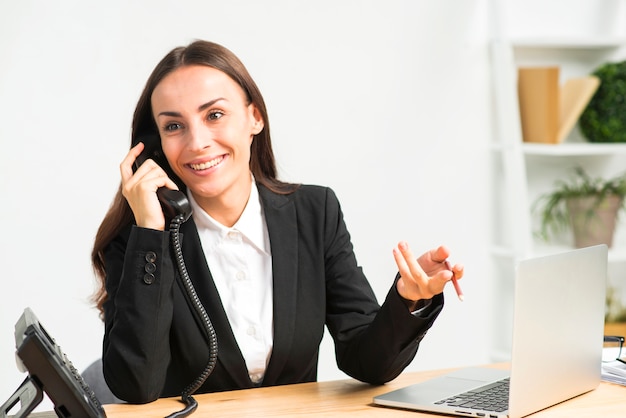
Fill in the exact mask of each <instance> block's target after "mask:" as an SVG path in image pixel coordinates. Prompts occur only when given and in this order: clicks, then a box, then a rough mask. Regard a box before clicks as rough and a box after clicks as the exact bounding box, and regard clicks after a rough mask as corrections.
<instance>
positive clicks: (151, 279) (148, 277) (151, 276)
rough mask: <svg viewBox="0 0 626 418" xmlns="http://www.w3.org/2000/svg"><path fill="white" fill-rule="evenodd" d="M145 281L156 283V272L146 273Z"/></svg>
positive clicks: (146, 282)
mask: <svg viewBox="0 0 626 418" xmlns="http://www.w3.org/2000/svg"><path fill="white" fill-rule="evenodd" d="M143 282H144V283H145V284H152V283H154V274H152V273H146V274H144V275H143Z"/></svg>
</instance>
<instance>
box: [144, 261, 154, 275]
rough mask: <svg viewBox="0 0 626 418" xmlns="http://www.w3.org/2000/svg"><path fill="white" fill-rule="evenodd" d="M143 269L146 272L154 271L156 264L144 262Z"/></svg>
mask: <svg viewBox="0 0 626 418" xmlns="http://www.w3.org/2000/svg"><path fill="white" fill-rule="evenodd" d="M144 270H145V271H146V273H154V272H155V271H156V264H154V263H146V265H145V267H144Z"/></svg>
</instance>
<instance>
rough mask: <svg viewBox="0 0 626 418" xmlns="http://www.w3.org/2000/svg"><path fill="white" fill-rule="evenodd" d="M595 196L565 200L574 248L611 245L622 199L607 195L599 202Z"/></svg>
mask: <svg viewBox="0 0 626 418" xmlns="http://www.w3.org/2000/svg"><path fill="white" fill-rule="evenodd" d="M597 199H598V198H597V197H595V196H589V197H576V198H569V199H567V210H568V212H569V216H570V223H571V225H572V231H573V232H574V246H575V247H576V248H582V247H588V246H590V245H597V244H606V245H607V246H608V247H609V248H610V247H611V246H612V245H613V234H614V232H615V225H616V224H617V214H618V212H619V209H620V207H621V206H622V198H621V197H619V196H616V195H608V196H606V197H604V199H603V200H602V201H600V202H598V200H597Z"/></svg>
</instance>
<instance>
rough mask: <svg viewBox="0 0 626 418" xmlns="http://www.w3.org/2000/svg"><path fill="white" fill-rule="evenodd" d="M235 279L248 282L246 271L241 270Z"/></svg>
mask: <svg viewBox="0 0 626 418" xmlns="http://www.w3.org/2000/svg"><path fill="white" fill-rule="evenodd" d="M235 277H236V278H237V280H239V281H242V280H246V272H245V271H241V270H239V271H238V272H237V274H235Z"/></svg>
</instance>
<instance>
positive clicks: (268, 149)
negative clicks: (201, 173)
mask: <svg viewBox="0 0 626 418" xmlns="http://www.w3.org/2000/svg"><path fill="white" fill-rule="evenodd" d="M188 65H206V66H209V67H213V68H215V69H217V70H220V71H222V72H224V73H225V74H227V75H228V76H229V77H231V78H232V79H233V80H235V82H237V84H239V86H241V88H242V89H243V91H244V92H245V93H246V96H247V98H248V101H249V103H252V104H254V105H255V106H256V108H257V109H258V111H259V113H260V114H261V117H262V118H263V122H264V127H263V130H262V131H261V132H260V133H259V134H257V135H255V137H254V140H253V141H252V145H251V149H250V170H251V171H252V174H253V175H254V179H255V181H256V182H258V183H260V184H262V185H264V186H265V187H267V188H268V189H270V190H272V191H274V192H276V193H281V194H288V193H291V192H293V190H295V188H296V187H297V185H295V184H289V183H284V182H282V181H280V180H278V179H277V177H276V162H275V159H274V152H273V150H272V142H271V139H270V126H269V119H268V116H267V109H266V107H265V101H264V100H263V96H262V95H261V92H260V90H259V88H258V87H257V85H256V83H255V82H254V80H253V79H252V77H251V76H250V74H249V73H248V70H247V69H246V68H245V66H244V65H243V63H242V62H241V61H240V60H239V58H237V57H236V56H235V55H234V54H233V53H232V52H231V51H230V50H228V49H226V48H225V47H223V46H221V45H218V44H216V43H213V42H208V41H201V40H199V41H194V42H192V43H191V44H189V45H188V46H186V47H177V48H174V49H173V50H172V51H170V52H169V53H168V54H167V55H166V56H165V57H164V58H163V59H162V60H161V61H160V62H159V64H158V65H157V66H156V67H155V69H154V70H153V71H152V74H151V75H150V77H149V78H148V81H147V82H146V85H145V87H144V90H143V92H142V93H141V96H140V97H139V101H138V102H137V106H136V108H135V113H134V116H133V123H132V134H131V137H132V138H131V147H132V146H134V145H135V144H136V140H137V138H138V136H139V135H140V134H143V133H146V132H158V129H157V126H156V123H155V121H154V117H153V115H152V105H151V98H152V93H153V91H154V89H155V88H156V86H157V85H158V84H159V83H160V82H161V80H163V78H164V77H165V76H167V75H168V74H170V73H172V72H173V71H174V70H176V69H178V68H180V67H184V66H188ZM164 168H165V169H166V171H167V172H168V173H169V174H170V175H172V176H173V178H172V180H173V181H174V182H176V184H178V186H179V187H180V188H181V190H185V189H186V187H185V185H184V184H183V183H182V181H181V180H180V179H179V178H177V177H176V176H175V175H173V174H172V171H171V169H169V167H164ZM133 222H134V216H133V213H132V211H131V209H130V206H129V205H128V202H127V201H126V198H124V196H123V195H122V186H121V184H120V187H119V188H118V191H117V193H116V195H115V197H114V198H113V202H112V203H111V207H110V208H109V211H108V212H107V214H106V215H105V217H104V219H103V221H102V223H101V224H100V227H99V229H98V232H97V234H96V238H95V242H94V247H93V250H92V252H91V262H92V266H93V268H94V272H95V273H96V277H97V279H98V288H97V290H96V292H95V293H94V295H93V301H94V303H95V304H96V307H97V308H98V309H99V310H100V314H101V316H102V315H103V307H102V306H103V304H104V302H105V301H106V299H107V293H106V288H105V280H106V266H105V262H104V251H105V249H106V247H107V246H108V245H109V244H110V243H111V241H112V240H113V239H114V238H115V237H116V236H117V235H118V234H119V233H120V231H121V230H122V229H123V228H124V227H126V226H128V225H129V224H131V223H133Z"/></svg>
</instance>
